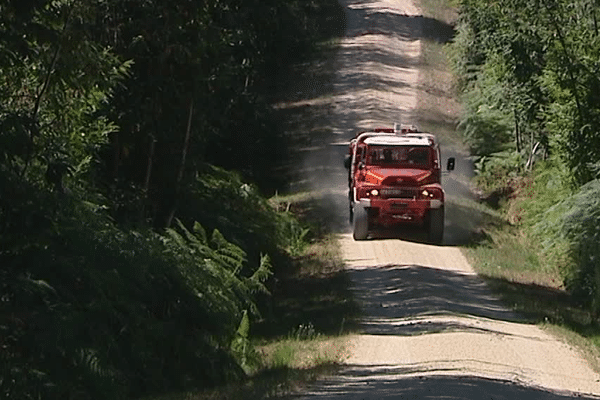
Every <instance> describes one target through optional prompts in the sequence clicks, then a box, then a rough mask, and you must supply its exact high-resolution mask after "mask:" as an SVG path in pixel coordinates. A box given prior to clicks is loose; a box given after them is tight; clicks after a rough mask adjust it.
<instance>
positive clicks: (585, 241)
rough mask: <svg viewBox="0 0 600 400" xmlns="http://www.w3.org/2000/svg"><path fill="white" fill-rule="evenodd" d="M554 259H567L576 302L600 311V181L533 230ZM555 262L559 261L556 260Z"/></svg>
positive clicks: (555, 208)
mask: <svg viewBox="0 0 600 400" xmlns="http://www.w3.org/2000/svg"><path fill="white" fill-rule="evenodd" d="M534 229H535V231H537V232H538V233H541V232H543V237H545V240H544V242H543V245H544V247H545V249H546V252H547V253H549V254H550V255H551V257H553V258H554V259H556V258H558V257H564V259H566V260H567V264H566V265H564V266H563V268H564V269H565V270H564V273H565V275H566V283H567V287H568V288H569V289H570V290H571V292H572V293H573V294H574V295H575V297H576V298H578V299H581V300H583V301H585V302H586V303H588V304H589V305H590V306H591V308H592V310H593V311H594V312H596V313H598V312H599V311H600V263H598V257H599V256H600V180H594V181H590V182H589V183H587V184H585V185H583V186H582V187H581V188H580V189H579V190H578V191H577V192H576V193H575V194H573V195H572V196H569V197H566V198H565V199H563V200H562V201H560V202H558V203H557V204H555V205H554V206H552V207H551V208H549V209H548V210H547V211H546V212H545V213H544V214H543V216H542V219H541V220H540V221H539V222H538V223H537V224H536V225H535V226H534ZM555 261H556V260H555Z"/></svg>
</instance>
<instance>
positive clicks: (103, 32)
mask: <svg viewBox="0 0 600 400" xmlns="http://www.w3.org/2000/svg"><path fill="white" fill-rule="evenodd" d="M325 3H328V2H327V1H323V3H321V2H313V1H311V2H309V3H306V2H303V1H298V0H286V1H269V2H265V1H257V0H245V1H241V2H240V1H232V0H227V1H208V2H190V1H187V0H177V1H165V0H149V1H144V2H120V1H116V0H83V1H71V0H52V1H50V0H22V1H8V2H2V3H1V4H0V288H1V290H2V299H1V304H2V309H1V310H0V343H1V345H2V349H3V351H2V355H1V356H0V363H1V364H0V376H1V377H2V378H1V379H0V396H1V397H3V398H4V397H6V398H19V399H21V398H22V399H28V398H32V399H33V398H48V399H51V398H61V399H62V398H78V399H87V398H90V399H91V398H98V399H100V398H110V399H118V398H126V397H127V398H129V397H131V396H138V395H141V394H144V393H156V392H162V391H166V390H170V389H176V388H186V387H191V386H197V385H214V384H217V383H220V382H224V381H227V380H230V379H233V378H235V377H239V376H241V375H242V374H243V371H242V368H241V367H243V368H245V367H246V364H247V356H248V355H249V354H251V348H249V347H246V350H244V351H242V352H239V351H237V350H236V349H235V348H234V349H232V341H234V339H235V337H236V335H241V336H242V337H244V335H245V334H246V333H247V330H243V329H242V330H241V331H240V330H238V331H236V329H238V327H239V326H240V320H242V316H243V315H247V317H246V318H251V317H256V316H258V314H259V310H258V306H257V305H256V304H257V303H256V299H257V296H258V295H259V293H266V292H267V290H266V287H265V285H264V282H265V280H266V279H268V277H269V276H270V273H271V272H270V271H271V268H272V266H271V258H270V257H269V256H268V255H267V254H277V252H279V251H281V249H285V248H287V247H289V243H288V239H287V237H286V235H287V233H285V232H284V230H283V228H282V227H283V226H285V225H286V224H288V225H290V224H292V225H293V223H294V220H293V219H292V218H291V217H290V216H289V215H285V216H281V215H279V214H278V213H276V212H274V211H273V210H272V209H270V208H269V207H268V204H267V203H266V200H264V199H263V198H262V197H261V196H260V194H259V192H258V190H257V189H256V188H255V187H253V186H250V185H248V184H245V183H244V182H243V181H242V180H241V178H239V177H238V175H235V176H236V178H235V179H233V181H230V178H231V177H232V176H234V174H229V173H226V172H224V171H222V170H221V172H219V173H217V172H213V173H212V175H210V174H211V173H207V175H205V174H204V169H205V168H208V167H206V161H211V162H215V163H218V164H220V165H222V166H226V167H229V168H235V169H238V170H239V171H241V172H242V173H243V175H244V176H245V177H249V178H251V179H254V180H255V181H257V182H259V183H263V184H264V182H261V179H270V178H271V175H270V171H271V168H270V167H271V166H272V159H273V158H276V157H275V156H276V152H275V151H274V150H275V147H276V145H277V139H276V137H277V134H278V132H277V130H276V127H275V125H273V124H272V122H270V120H269V118H270V117H269V107H268V105H267V103H266V101H265V99H264V98H265V95H264V93H262V92H261V90H264V88H266V87H268V80H269V79H270V78H271V76H272V75H273V74H274V73H277V72H278V70H279V68H282V67H283V65H284V64H285V63H286V62H289V60H290V59H293V58H292V57H291V56H292V55H303V54H305V53H303V51H305V50H308V49H310V47H311V45H312V43H313V40H314V39H315V38H316V33H317V31H318V30H319V29H320V28H319V27H317V26H315V25H314V22H313V20H312V18H311V13H312V12H314V11H315V10H318V9H319V7H321V6H322V4H325ZM241 143H245V145H243V146H242V145H240V144H241ZM267 156H272V157H267ZM215 171H216V170H215ZM198 182H200V184H199V185H196V184H197V183H198ZM211 185H212V186H211ZM194 188H195V189H194ZM223 188H225V189H226V190H229V192H228V194H230V195H231V198H230V200H231V201H223V202H221V199H222V198H221V197H219V196H218V190H219V189H223ZM246 189H248V191H246ZM194 190H196V191H194ZM201 190H205V192H203V193H200V192H199V191H201ZM211 196H212V197H211ZM190 198H192V199H196V200H197V199H201V201H198V202H197V203H196V204H194V206H198V204H199V203H201V202H205V203H204V204H218V207H215V208H213V209H211V210H207V209H202V208H200V209H193V210H188V209H186V210H185V212H182V208H181V206H182V204H185V202H186V201H188V199H190ZM228 206H232V207H233V208H232V209H227V207H228ZM211 212H212V214H209V213H211ZM178 217H180V218H181V221H183V222H179V220H178ZM204 220H206V222H207V224H206V225H205V226H206V227H207V228H208V232H212V233H210V234H207V233H206V231H205V230H204V228H203V224H204ZM196 221H201V222H202V223H196ZM296 223H297V222H296ZM150 226H154V227H155V228H158V229H156V230H150V229H149V227H150ZM270 236H273V237H274V239H271V238H270ZM244 313H247V314H244ZM241 325H243V324H241ZM236 332H237V333H236Z"/></svg>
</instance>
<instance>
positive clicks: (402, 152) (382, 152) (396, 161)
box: [367, 146, 431, 169]
mask: <svg viewBox="0 0 600 400" xmlns="http://www.w3.org/2000/svg"><path fill="white" fill-rule="evenodd" d="M367 155H368V159H367V164H368V165H381V166H399V167H411V168H422V169H428V168H429V167H430V164H431V161H430V160H431V157H430V148H429V147H425V146H369V149H368V152H367Z"/></svg>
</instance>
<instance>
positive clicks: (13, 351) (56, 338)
mask: <svg viewBox="0 0 600 400" xmlns="http://www.w3.org/2000/svg"><path fill="white" fill-rule="evenodd" d="M36 197H37V198H36ZM36 197H31V199H35V201H34V200H32V201H30V202H28V203H25V204H23V205H19V204H17V205H14V207H13V209H12V210H11V215H12V216H13V217H16V216H18V215H21V214H25V213H26V212H30V211H35V210H38V212H37V213H32V214H31V215H33V216H34V217H35V219H39V220H40V221H39V222H38V223H37V224H36V226H35V228H36V229H31V231H30V232H29V233H28V235H27V236H23V232H22V231H18V230H17V227H15V226H12V227H10V228H11V229H10V230H8V231H4V232H3V235H2V236H1V237H0V239H1V242H0V248H1V249H2V251H0V265H2V268H1V272H2V289H3V295H4V297H3V300H4V307H3V310H2V313H0V318H1V321H2V323H0V326H1V328H0V329H2V334H3V336H6V337H7V338H9V339H8V340H7V341H6V343H5V345H6V347H5V349H4V351H3V357H2V360H1V361H2V365H1V366H0V368H1V371H0V372H1V375H2V376H3V377H6V378H5V379H2V380H1V381H0V392H1V393H2V394H3V396H5V397H6V396H8V397H10V398H23V399H27V398H44V399H52V398H57V399H58V398H61V399H62V398H73V397H77V398H80V399H106V398H111V399H118V398H125V397H128V396H132V395H133V396H138V395H142V394H146V393H157V392H163V391H166V390H176V389H183V388H186V387H190V386H198V385H207V386H210V385H214V384H218V383H224V382H226V381H228V380H230V379H232V378H234V377H239V376H241V375H242V374H243V372H242V369H241V368H240V364H241V361H242V360H236V358H235V356H236V354H234V353H232V351H231V341H232V339H233V338H234V335H235V332H236V328H237V325H238V323H239V321H240V319H241V318H242V315H243V312H244V310H249V312H252V313H255V314H256V313H257V309H256V306H255V304H254V295H255V294H256V293H257V292H259V291H265V290H266V289H265V287H264V286H263V285H262V282H263V281H264V280H265V279H266V278H267V277H268V276H269V274H270V262H269V259H268V257H266V256H263V257H262V258H261V259H260V260H259V262H257V267H255V268H253V270H252V271H245V267H246V264H247V263H246V253H245V252H244V251H243V250H242V249H240V248H239V247H238V246H236V245H234V244H232V243H230V242H228V241H227V240H225V238H224V237H223V235H221V234H220V233H219V232H218V231H216V230H215V231H213V233H212V235H210V236H208V235H207V234H206V232H205V231H204V229H203V228H202V227H201V225H200V224H198V223H196V224H194V229H193V230H192V231H190V230H188V229H187V228H185V227H184V226H183V224H181V223H177V224H176V226H175V227H174V228H172V229H169V230H167V231H166V232H165V234H164V235H159V234H156V233H154V232H152V231H123V230H121V229H119V228H117V227H116V226H115V225H114V224H113V222H112V221H111V220H110V218H109V217H107V215H106V212H105V210H104V209H103V208H102V207H99V206H95V205H93V204H91V203H86V202H81V201H79V200H77V199H75V198H70V197H68V196H60V197H54V196H53V195H51V194H44V192H43V191H40V192H39V194H38V195H37V196H36ZM19 209H22V210H21V211H19ZM52 210H54V212H52ZM31 228H33V226H31Z"/></svg>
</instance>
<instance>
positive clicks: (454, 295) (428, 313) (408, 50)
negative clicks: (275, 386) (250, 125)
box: [281, 0, 600, 399]
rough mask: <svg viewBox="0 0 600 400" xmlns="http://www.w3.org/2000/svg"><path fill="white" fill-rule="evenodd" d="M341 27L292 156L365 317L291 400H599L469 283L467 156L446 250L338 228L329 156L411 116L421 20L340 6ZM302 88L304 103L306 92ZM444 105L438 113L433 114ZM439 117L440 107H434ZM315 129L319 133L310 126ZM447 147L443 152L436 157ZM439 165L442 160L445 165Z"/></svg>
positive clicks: (417, 89)
mask: <svg viewBox="0 0 600 400" xmlns="http://www.w3.org/2000/svg"><path fill="white" fill-rule="evenodd" d="M340 3H341V4H342V5H343V6H344V7H345V9H346V13H347V32H346V35H345V37H344V38H343V39H342V41H341V45H340V48H339V50H338V51H337V52H336V55H335V58H334V60H333V61H332V63H331V65H330V68H333V69H334V70H335V75H334V76H333V77H332V80H333V82H331V83H330V84H329V86H328V88H327V89H326V90H323V89H322V88H317V87H314V88H312V91H311V89H310V83H308V89H307V90H305V91H304V92H299V93H303V94H304V95H303V96H301V99H299V101H298V102H297V103H295V104H294V103H288V104H287V105H282V106H281V107H299V106H302V107H308V112H307V115H311V114H312V115H314V116H315V118H318V120H319V121H317V122H316V123H315V122H314V121H313V129H321V131H322V132H323V133H322V135H321V136H318V135H317V139H316V141H315V140H313V141H311V143H309V144H307V148H306V151H305V152H304V153H301V154H302V157H303V162H304V164H303V165H304V173H305V174H306V176H307V177H314V176H319V177H320V179H316V180H314V179H309V180H308V184H310V185H313V186H314V187H315V188H317V189H319V188H331V187H334V189H333V190H331V192H330V201H331V204H333V205H334V206H333V207H332V224H333V225H335V226H336V227H337V229H338V231H340V232H341V233H340V235H339V242H340V246H341V248H342V253H343V257H344V260H345V263H346V267H347V269H348V271H349V274H350V276H351V278H352V282H353V284H354V287H353V290H354V291H355V295H356V298H357V299H358V301H359V302H360V304H361V306H362V308H363V311H364V318H363V320H362V321H361V325H362V330H363V333H362V334H360V335H355V336H352V337H351V338H350V339H349V340H350V343H349V349H350V356H349V357H348V359H347V360H346V362H345V363H346V365H345V366H344V367H343V368H342V370H341V372H340V374H339V375H337V376H333V377H327V378H324V379H322V380H320V381H318V382H317V383H315V385H313V386H312V387H310V388H307V389H306V391H305V392H303V393H301V394H298V395H295V396H293V398H301V399H413V398H444V399H563V398H570V397H573V396H579V397H583V398H600V376H599V375H598V374H596V373H595V372H594V371H592V370H591V368H590V367H589V366H588V363H587V362H586V361H585V360H584V359H583V358H582V357H581V355H580V354H579V353H578V352H577V351H576V350H575V349H572V348H570V347H569V346H568V345H567V344H565V343H563V342H562V341H560V340H558V339H557V338H555V337H553V336H551V335H550V334H548V333H546V332H545V331H543V330H542V329H540V328H538V327H536V326H535V325H531V324H527V323H526V322H525V321H523V320H521V319H520V317H519V316H518V315H516V314H514V313H513V312H511V311H510V310H508V309H507V308H505V307H504V306H503V305H502V304H501V303H500V302H499V300H498V299H496V298H495V297H494V296H493V295H492V294H491V293H490V291H489V290H488V288H487V287H486V285H485V283H484V282H483V281H482V280H481V279H480V278H478V277H477V275H476V274H475V273H474V272H473V270H472V269H471V267H470V266H469V264H468V262H467V260H466V259H465V257H464V256H463V255H462V253H461V251H460V249H459V248H458V247H456V246H455V245H456V244H460V243H464V241H465V240H467V239H468V235H469V233H470V230H471V229H472V228H473V226H474V225H476V223H477V215H476V212H474V211H473V210H474V209H473V210H470V209H468V207H467V208H465V207H464V204H465V201H468V200H469V197H470V192H469V189H468V181H469V174H470V170H471V168H470V167H469V163H468V158H467V157H466V154H465V153H464V151H463V150H461V149H460V148H454V147H451V146H446V147H442V151H443V155H444V153H445V157H448V156H456V157H457V165H458V167H459V168H458V170H457V171H456V172H455V173H453V175H448V176H446V177H445V178H444V187H445V190H446V191H447V193H448V194H449V200H450V202H449V204H448V206H447V222H446V237H445V241H444V245H442V246H432V245H428V244H425V243H424V240H423V238H424V237H423V236H422V235H421V236H420V234H419V233H416V234H412V233H406V234H404V236H402V238H401V239H397V238H392V237H386V236H385V235H383V236H381V235H380V236H378V237H376V238H372V239H370V240H367V241H361V242H355V241H354V240H353V239H352V237H351V234H350V232H349V227H348V225H347V222H345V219H346V216H345V212H346V210H347V204H346V197H345V193H346V189H345V185H346V175H345V170H343V168H342V167H341V163H342V158H341V156H340V153H339V151H336V149H334V148H331V147H330V148H328V147H327V146H326V143H327V142H328V141H329V142H336V141H347V140H349V138H350V137H351V135H352V134H353V133H354V132H355V131H356V130H358V129H363V128H365V129H366V128H372V127H374V126H391V124H392V123H393V122H395V121H401V122H403V123H410V122H413V121H415V120H417V121H418V120H419V118H422V116H419V115H418V114H419V110H418V99H419V98H420V97H419V96H423V95H424V94H423V93H422V91H423V90H424V89H423V88H422V87H421V85H420V80H419V76H420V75H419V74H420V73H421V69H422V68H423V67H422V65H421V46H422V41H423V40H427V39H428V38H427V37H426V36H427V35H425V34H424V31H423V26H424V24H425V23H427V24H429V26H430V27H431V26H433V27H435V26H436V24H437V25H438V26H439V27H440V29H442V28H445V29H447V28H448V27H447V26H444V24H443V23H441V22H439V21H433V20H428V19H427V18H423V17H422V16H421V12H420V10H419V8H418V7H417V6H416V5H415V4H414V2H413V0H380V1H377V0H341V1H340ZM311 93H312V97H311ZM442 108H443V107H442ZM442 112H443V110H442ZM314 126H317V128H314ZM444 150H445V151H444ZM443 164H444V163H443Z"/></svg>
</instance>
